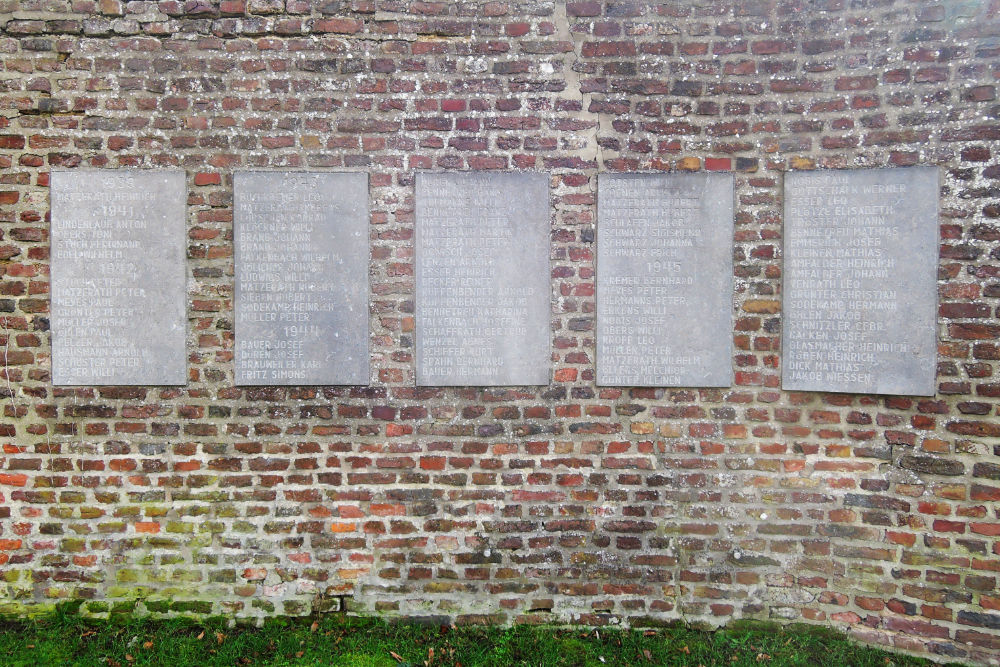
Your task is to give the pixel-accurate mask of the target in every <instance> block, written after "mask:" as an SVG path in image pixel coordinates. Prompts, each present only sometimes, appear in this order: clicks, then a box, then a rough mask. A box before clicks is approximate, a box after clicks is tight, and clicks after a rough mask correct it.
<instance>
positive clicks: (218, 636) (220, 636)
mask: <svg viewBox="0 0 1000 667" xmlns="http://www.w3.org/2000/svg"><path fill="white" fill-rule="evenodd" d="M225 638H226V636H225V635H224V634H222V633H221V632H216V633H215V641H217V642H219V643H220V644H221V643H222V640H224V639H225Z"/></svg>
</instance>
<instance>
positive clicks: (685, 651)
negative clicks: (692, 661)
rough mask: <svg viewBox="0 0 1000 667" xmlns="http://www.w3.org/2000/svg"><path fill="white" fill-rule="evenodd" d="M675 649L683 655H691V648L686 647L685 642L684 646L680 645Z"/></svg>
mask: <svg viewBox="0 0 1000 667" xmlns="http://www.w3.org/2000/svg"><path fill="white" fill-rule="evenodd" d="M677 650H678V651H680V652H681V653H683V654H684V655H691V649H689V648H688V647H687V644H685V645H684V646H681V647H680V648H679V649H677Z"/></svg>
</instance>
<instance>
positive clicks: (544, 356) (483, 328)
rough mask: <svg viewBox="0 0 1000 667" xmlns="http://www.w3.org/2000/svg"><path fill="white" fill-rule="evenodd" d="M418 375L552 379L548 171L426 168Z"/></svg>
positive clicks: (490, 382)
mask: <svg viewBox="0 0 1000 667" xmlns="http://www.w3.org/2000/svg"><path fill="white" fill-rule="evenodd" d="M416 215H417V220H416V230H417V233H416V267H417V276H416V278H417V301H416V329H417V330H416V344H417V384H418V385H425V386H503V385H541V384H547V383H548V382H549V375H550V373H549V370H550V365H551V359H550V351H549V340H550V339H551V324H550V320H551V305H550V290H551V288H550V282H549V178H548V176H547V175H546V174H536V173H504V172H472V173H469V172H463V173H442V174H435V173H418V174H417V210H416Z"/></svg>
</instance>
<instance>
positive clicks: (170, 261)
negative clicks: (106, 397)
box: [50, 169, 187, 385]
mask: <svg viewBox="0 0 1000 667" xmlns="http://www.w3.org/2000/svg"><path fill="white" fill-rule="evenodd" d="M184 178H185V177H184V172H182V171H145V170H143V171H139V170H124V169H122V170H113V171H112V170H108V171H93V170H74V171H53V172H52V175H51V182H50V185H51V197H52V211H51V214H52V268H51V270H52V321H51V325H52V384H54V385H178V384H184V383H185V382H186V380H187V368H186V366H187V364H186V362H187V359H186V356H187V354H186V350H185V335H186V330H187V314H186V306H187V296H186V290H185V286H186V283H187V271H186V264H185V257H186V251H185V227H186V224H185V211H186V208H187V188H186V185H185V181H184Z"/></svg>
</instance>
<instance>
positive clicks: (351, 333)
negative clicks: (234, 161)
mask: <svg viewBox="0 0 1000 667" xmlns="http://www.w3.org/2000/svg"><path fill="white" fill-rule="evenodd" d="M233 194H234V219H233V227H234V238H235V245H236V292H235V302H236V359H235V362H236V373H235V375H236V384H238V385H367V384H368V381H369V373H370V371H369V363H370V361H369V353H368V260H369V256H370V251H369V249H368V222H369V215H368V175H367V174H362V173H330V172H266V171H242V172H237V173H236V174H235V175H234V177H233Z"/></svg>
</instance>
